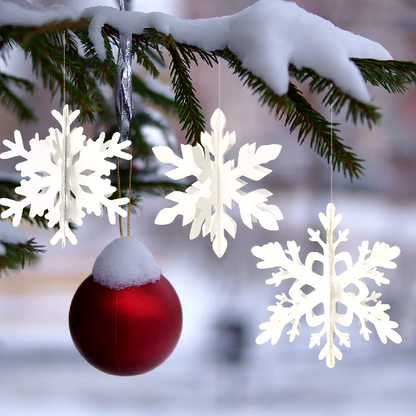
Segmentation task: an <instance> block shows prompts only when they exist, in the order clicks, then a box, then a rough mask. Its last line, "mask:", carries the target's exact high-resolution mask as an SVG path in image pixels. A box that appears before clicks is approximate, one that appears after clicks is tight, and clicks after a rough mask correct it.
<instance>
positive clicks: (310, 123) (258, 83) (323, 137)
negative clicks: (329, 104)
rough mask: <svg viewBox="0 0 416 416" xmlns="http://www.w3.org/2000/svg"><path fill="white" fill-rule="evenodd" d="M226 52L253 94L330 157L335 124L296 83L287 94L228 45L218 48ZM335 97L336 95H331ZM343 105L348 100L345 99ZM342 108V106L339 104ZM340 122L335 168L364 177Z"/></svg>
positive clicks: (291, 131) (361, 167) (314, 146)
mask: <svg viewBox="0 0 416 416" xmlns="http://www.w3.org/2000/svg"><path fill="white" fill-rule="evenodd" d="M216 53H217V54H218V55H220V56H222V57H223V58H224V59H225V60H226V61H228V64H229V66H230V68H232V69H233V70H234V73H236V74H237V75H238V77H239V78H240V79H241V80H242V81H243V83H244V85H246V86H247V87H248V88H250V89H252V90H253V94H257V95H259V96H260V97H259V102H260V104H261V105H262V106H263V105H267V106H268V107H269V108H270V111H273V112H274V113H275V116H276V117H278V118H279V120H281V119H282V117H283V116H284V115H286V119H285V126H287V125H288V124H289V125H290V133H293V131H294V130H295V129H296V128H298V127H299V133H298V142H299V144H303V142H304V141H305V139H306V137H307V136H308V135H309V134H310V135H311V137H310V146H311V148H313V149H314V150H315V151H316V152H317V153H318V154H319V155H320V156H324V157H325V158H326V159H327V161H328V162H329V161H330V153H331V126H330V123H329V122H328V121H327V120H326V119H325V118H324V117H323V116H322V115H321V114H320V113H319V112H318V111H316V110H315V109H314V108H313V107H312V106H311V104H310V103H309V102H308V101H307V100H306V99H305V98H304V97H303V96H302V93H301V92H300V91H299V90H298V89H297V88H296V86H295V85H294V84H293V83H290V84H289V91H288V93H287V94H286V95H284V96H279V95H277V94H276V93H275V92H273V91H272V90H271V89H270V88H269V87H268V86H267V85H266V84H265V83H264V82H263V81H262V80H261V79H260V78H258V77H256V76H255V75H253V74H252V73H251V72H250V71H248V70H247V69H245V68H244V67H243V66H242V64H241V62H240V61H239V60H238V59H237V57H236V56H235V55H234V54H233V53H232V52H231V51H230V50H228V49H226V50H224V51H216ZM330 99H331V100H332V99H333V98H332V96H330ZM341 104H342V105H343V104H345V102H342V103H341ZM337 108H338V107H337ZM337 126H339V123H333V130H332V138H333V150H334V169H338V171H340V170H341V169H342V171H343V173H344V175H347V174H349V176H350V178H351V179H353V178H360V176H361V175H362V174H363V166H362V164H361V162H362V160H361V159H358V158H357V156H356V155H355V154H354V153H352V152H350V149H351V148H350V147H349V146H346V145H345V144H343V143H342V139H341V138H340V137H339V136H338V135H337V133H338V132H339V129H337Z"/></svg>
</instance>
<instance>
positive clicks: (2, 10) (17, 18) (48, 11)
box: [0, 0, 80, 26]
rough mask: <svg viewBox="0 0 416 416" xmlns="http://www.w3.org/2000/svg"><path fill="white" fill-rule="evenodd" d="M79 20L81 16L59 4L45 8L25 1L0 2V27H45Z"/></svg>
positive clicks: (2, 0)
mask: <svg viewBox="0 0 416 416" xmlns="http://www.w3.org/2000/svg"><path fill="white" fill-rule="evenodd" d="M79 19H80V16H78V15H77V14H76V13H75V12H73V11H71V10H70V9H68V8H67V7H65V6H63V5H59V4H55V5H53V6H51V7H48V8H45V7H43V6H41V5H39V4H30V3H27V2H26V1H25V0H13V1H7V0H0V26H9V25H10V26H12V25H16V26H43V25H46V24H48V23H52V22H58V21H59V22H63V21H65V20H79Z"/></svg>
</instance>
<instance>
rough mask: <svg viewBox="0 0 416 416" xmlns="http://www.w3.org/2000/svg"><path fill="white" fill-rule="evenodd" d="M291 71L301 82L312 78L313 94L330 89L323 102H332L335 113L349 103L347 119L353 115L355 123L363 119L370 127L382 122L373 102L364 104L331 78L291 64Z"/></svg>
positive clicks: (310, 84) (329, 103) (310, 89)
mask: <svg viewBox="0 0 416 416" xmlns="http://www.w3.org/2000/svg"><path fill="white" fill-rule="evenodd" d="M289 73H290V75H291V76H292V77H293V78H295V79H296V80H297V81H299V82H301V83H304V82H306V81H307V80H309V79H311V82H310V83H309V92H310V93H311V94H316V95H319V94H321V93H322V92H324V91H325V90H328V91H327V92H326V95H325V97H324V99H323V104H324V105H325V107H326V106H328V105H331V104H332V106H333V111H334V113H335V114H339V112H340V111H341V109H342V108H343V107H344V106H345V105H348V108H347V114H346V121H348V120H349V118H350V117H351V118H352V121H353V123H354V124H357V123H358V121H361V123H362V124H364V123H365V122H367V126H368V128H369V129H371V128H372V127H373V126H374V124H379V123H380V121H381V114H380V113H379V112H378V111H377V110H378V109H377V107H375V106H373V105H372V104H364V103H362V102H360V101H358V100H356V99H355V98H354V97H352V96H351V95H348V94H346V93H343V92H341V90H340V89H339V88H338V87H337V86H336V85H335V84H334V83H333V82H332V81H331V80H329V79H326V78H323V77H321V76H320V75H318V74H317V73H316V72H315V71H313V70H312V69H310V68H302V69H300V70H298V69H297V68H296V67H295V66H294V65H290V69H289Z"/></svg>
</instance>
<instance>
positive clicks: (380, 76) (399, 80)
mask: <svg viewBox="0 0 416 416" xmlns="http://www.w3.org/2000/svg"><path fill="white" fill-rule="evenodd" d="M351 61H353V62H354V63H355V64H356V65H357V67H358V68H359V70H360V71H361V74H362V75H363V77H364V79H365V80H366V81H367V82H369V83H370V84H371V85H374V86H376V87H378V86H381V87H383V88H384V89H385V90H387V91H388V92H389V93H393V94H396V93H400V94H404V92H405V91H407V90H408V88H407V84H416V63H415V62H412V61H378V60H376V59H358V58H351Z"/></svg>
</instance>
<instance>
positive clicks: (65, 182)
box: [0, 106, 131, 247]
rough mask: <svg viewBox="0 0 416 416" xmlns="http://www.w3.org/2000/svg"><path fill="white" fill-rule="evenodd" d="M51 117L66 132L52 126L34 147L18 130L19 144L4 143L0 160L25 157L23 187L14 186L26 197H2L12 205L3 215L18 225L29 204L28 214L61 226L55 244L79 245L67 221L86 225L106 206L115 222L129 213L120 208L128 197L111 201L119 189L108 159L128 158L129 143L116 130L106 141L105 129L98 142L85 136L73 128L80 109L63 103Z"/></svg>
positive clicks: (129, 156)
mask: <svg viewBox="0 0 416 416" xmlns="http://www.w3.org/2000/svg"><path fill="white" fill-rule="evenodd" d="M52 115H53V116H54V117H55V119H56V120H57V121H58V122H59V124H60V125H61V128H62V131H59V130H58V129H53V128H50V129H49V136H48V137H46V138H45V139H44V140H40V139H39V135H38V134H37V133H36V135H35V138H34V139H32V140H30V142H29V146H30V151H27V150H26V149H25V148H24V146H23V141H22V135H21V134H20V132H19V130H15V132H14V139H15V143H13V142H11V141H10V140H4V141H3V143H4V145H5V146H6V147H8V148H9V149H10V150H9V151H7V152H4V153H1V154H0V158H1V159H10V158H13V157H16V156H21V157H23V158H24V159H26V160H25V161H24V162H21V163H18V164H17V165H16V169H17V170H19V171H21V175H22V177H23V178H26V177H28V178H29V180H22V181H21V182H20V184H21V186H19V187H17V188H16V189H15V192H16V194H19V195H23V196H24V197H25V198H24V199H22V200H21V201H14V200H11V199H7V198H1V199H0V204H1V205H4V206H6V207H9V209H7V210H6V211H4V212H3V213H2V214H1V217H2V218H7V217H9V216H11V215H13V214H14V218H13V225H14V226H15V227H17V226H18V225H19V224H20V221H21V218H22V212H23V209H24V208H25V207H27V206H28V205H30V212H29V215H30V216H31V217H32V218H33V217H34V216H35V215H38V216H43V215H44V213H45V211H47V213H46V214H45V218H46V219H48V226H49V227H50V228H51V227H53V226H55V225H56V224H58V223H59V230H58V231H57V232H56V234H55V235H54V236H53V238H52V239H51V244H56V243H57V242H58V241H59V240H62V247H64V245H65V240H66V238H67V239H68V240H69V241H70V242H71V243H72V244H77V239H76V237H75V234H74V233H73V232H72V231H71V230H70V228H69V226H68V222H69V221H73V222H74V223H75V224H77V225H82V218H83V217H84V216H85V212H84V211H83V209H85V210H86V211H87V213H88V214H91V213H92V212H93V213H94V214H95V215H102V206H105V207H106V208H107V212H108V219H109V221H110V223H111V224H115V222H116V214H119V215H121V216H123V217H124V216H126V215H127V213H126V211H125V210H124V209H122V208H121V207H120V206H121V205H124V204H127V203H128V201H129V199H128V198H120V199H113V200H109V199H108V197H109V196H111V195H112V194H113V192H114V191H115V189H116V188H115V187H114V186H111V181H110V179H103V178H102V176H103V175H105V176H108V175H109V174H110V170H112V169H115V168H116V165H115V164H114V163H112V162H109V161H107V160H105V159H106V158H109V157H114V156H116V157H119V158H122V159H126V160H130V159H131V155H130V154H128V153H125V152H122V149H124V148H126V147H128V146H129V145H130V141H125V142H123V143H118V140H119V137H120V134H119V133H114V134H113V137H112V138H111V140H108V141H107V142H105V143H104V137H105V134H104V133H101V134H100V136H99V138H98V139H97V140H96V141H93V140H87V138H86V136H84V135H83V134H82V133H83V128H82V127H76V128H74V129H73V130H72V131H71V130H70V127H71V124H72V123H73V122H74V120H75V119H76V118H77V117H78V115H79V110H76V111H73V112H69V109H68V106H65V107H64V110H63V114H61V113H59V112H58V111H56V110H53V111H52Z"/></svg>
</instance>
